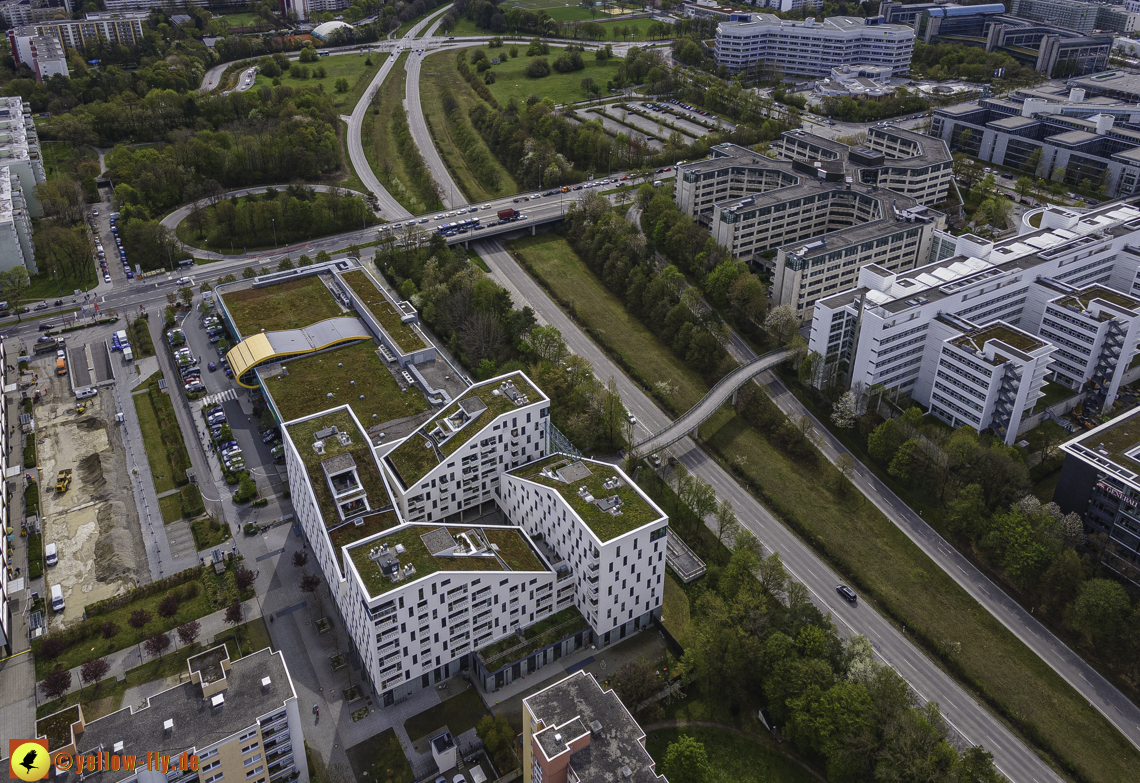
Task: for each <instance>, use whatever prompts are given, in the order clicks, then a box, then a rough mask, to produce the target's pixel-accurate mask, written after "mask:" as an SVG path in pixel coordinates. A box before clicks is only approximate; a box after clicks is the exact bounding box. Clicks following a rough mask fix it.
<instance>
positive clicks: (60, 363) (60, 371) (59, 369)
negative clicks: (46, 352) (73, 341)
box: [55, 356, 67, 375]
mask: <svg viewBox="0 0 1140 783" xmlns="http://www.w3.org/2000/svg"><path fill="white" fill-rule="evenodd" d="M55 374H56V375H67V360H66V359H64V358H63V357H62V356H59V357H56V360H55Z"/></svg>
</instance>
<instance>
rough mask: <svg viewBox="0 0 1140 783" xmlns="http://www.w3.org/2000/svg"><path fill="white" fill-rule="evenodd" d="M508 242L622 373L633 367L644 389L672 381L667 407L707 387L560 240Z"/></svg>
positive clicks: (689, 400) (690, 400)
mask: <svg viewBox="0 0 1140 783" xmlns="http://www.w3.org/2000/svg"><path fill="white" fill-rule="evenodd" d="M507 247H508V248H509V249H510V251H511V253H512V254H513V255H514V256H515V257H516V258H518V259H519V261H520V262H521V263H522V265H523V266H524V267H525V268H526V269H527V270H528V271H529V272H530V273H531V275H532V276H534V277H536V278H537V279H538V280H539V282H540V283H542V285H543V286H544V287H545V288H546V289H547V291H549V292H550V293H551V294H553V296H554V298H555V299H556V300H558V301H559V303H560V304H561V305H562V307H563V309H565V310H567V311H569V313H570V315H571V316H572V317H573V318H574V319H575V320H576V321H577V322H578V323H579V324H582V325H584V328H585V329H586V330H587V332H588V333H589V334H590V336H591V337H592V338H593V339H594V340H596V341H597V342H599V343H601V344H602V345H603V346H604V347H605V348H606V349H607V350H609V351H610V352H611V353H612V354H616V357H615V358H616V359H617V360H618V362H619V364H621V365H622V366H623V367H624V368H625V369H626V371H627V372H629V371H631V370H632V373H633V374H634V375H635V377H636V378H637V379H638V380H639V381H641V383H642V384H643V385H644V386H647V387H649V388H653V387H654V384H656V383H657V382H658V381H665V382H668V383H669V384H671V385H673V386H675V387H676V391H674V392H673V393H672V394H669V395H667V396H665V398H664V400H663V401H664V402H665V403H666V404H667V406H668V407H669V408H671V409H672V410H674V411H677V412H680V411H686V410H688V409H689V408H691V407H692V406H693V405H694V404H695V403H696V402H697V401H698V400H700V399H701V397H703V396H704V395H705V394H706V393H707V392H708V387H707V386H705V384H704V382H703V381H702V380H701V378H700V376H699V375H697V374H696V373H695V372H693V371H692V370H690V369H689V368H688V367H686V366H685V364H684V362H682V361H681V360H680V359H678V358H677V357H675V356H673V354H672V353H670V352H669V351H667V350H665V349H664V348H663V347H662V346H661V344H660V343H659V342H658V341H657V337H656V336H655V335H654V334H653V333H652V332H650V331H649V329H647V328H646V327H645V325H644V324H643V323H642V322H641V321H639V320H638V319H636V318H634V317H633V316H632V315H630V314H629V313H628V312H626V309H625V307H623V306H622V303H621V301H620V300H619V299H618V298H617V297H616V296H614V295H613V294H612V293H610V291H609V289H607V288H606V287H605V286H604V285H602V283H601V282H600V281H599V280H598V279H597V278H596V277H594V274H593V272H591V271H590V270H589V268H587V267H586V265H585V264H584V263H583V262H582V260H581V259H580V258H578V254H577V253H575V252H574V250H573V248H571V247H570V245H569V243H568V242H567V241H566V240H565V239H563V238H562V237H560V236H557V235H555V234H539V235H537V236H533V237H524V238H523V239H520V240H517V241H514V242H510V243H509V244H508V245H507ZM603 380H604V379H603Z"/></svg>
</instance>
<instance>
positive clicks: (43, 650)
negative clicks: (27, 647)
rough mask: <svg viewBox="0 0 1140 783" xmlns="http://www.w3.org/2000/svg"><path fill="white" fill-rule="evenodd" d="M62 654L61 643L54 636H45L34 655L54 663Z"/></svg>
mask: <svg viewBox="0 0 1140 783" xmlns="http://www.w3.org/2000/svg"><path fill="white" fill-rule="evenodd" d="M62 654H63V642H62V641H61V640H59V639H58V638H56V637H54V636H45V637H44V638H43V641H41V642H40V644H39V647H38V648H37V649H36V655H37V656H39V657H40V658H43V659H44V660H45V661H54V660H55V659H56V658H58V657H59V656H60V655H62Z"/></svg>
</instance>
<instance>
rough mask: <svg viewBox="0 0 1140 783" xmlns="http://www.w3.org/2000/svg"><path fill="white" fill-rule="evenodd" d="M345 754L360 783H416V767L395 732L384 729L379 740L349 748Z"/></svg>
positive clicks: (370, 739)
mask: <svg viewBox="0 0 1140 783" xmlns="http://www.w3.org/2000/svg"><path fill="white" fill-rule="evenodd" d="M345 753H346V754H347V755H348V762H349V764H351V765H352V770H353V772H354V773H355V779H356V780H368V781H371V782H372V783H414V781H415V779H416V776H415V775H414V774H412V766H411V765H410V764H409V763H408V759H407V757H406V756H405V755H404V749H403V748H402V747H400V740H399V739H398V738H397V737H396V730H395V729H392V728H387V729H384V731H382V732H380V733H379V734H377V735H376V736H375V737H370V738H369V739H366V740H364V742H361V743H360V744H358V745H353V746H352V747H351V748H348V749H347V750H346V751H345Z"/></svg>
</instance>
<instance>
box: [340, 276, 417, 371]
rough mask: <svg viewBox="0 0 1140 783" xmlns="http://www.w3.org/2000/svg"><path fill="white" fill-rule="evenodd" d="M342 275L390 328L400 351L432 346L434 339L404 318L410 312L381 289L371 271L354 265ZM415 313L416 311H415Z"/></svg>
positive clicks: (383, 323)
mask: <svg viewBox="0 0 1140 783" xmlns="http://www.w3.org/2000/svg"><path fill="white" fill-rule="evenodd" d="M339 277H340V279H341V280H343V281H344V283H345V285H347V286H348V287H349V288H351V289H352V291H353V293H355V294H356V295H357V296H359V297H360V300H361V301H362V302H363V303H364V305H365V306H366V307H367V308H368V310H369V312H371V313H372V315H373V316H374V317H375V318H376V320H377V321H378V322H379V323H380V327H381V328H382V329H383V330H384V331H385V332H387V334H388V336H389V337H391V338H392V341H393V342H395V343H396V345H397V346H398V347H399V348H400V350H401V351H403V352H404V353H412V352H414V351H422V350H423V349H424V348H430V347H432V345H431V343H429V342H428V341H427V339H426V338H425V337H424V336H423V335H422V334H420V333H419V331H417V330H416V329H415V327H413V326H412V324H410V323H407V322H405V321H404V320H403V319H404V317H405V316H407V315H408V313H407V312H405V311H403V310H401V309H400V308H399V306H398V305H397V304H395V303H393V302H392V301H391V300H390V299H389V298H388V297H387V295H386V294H385V293H384V292H383V291H382V290H380V288H379V286H377V285H376V281H375V280H373V279H372V276H371V275H369V274H368V273H367V272H365V271H364V270H363V269H355V270H353V271H351V272H344V273H342V274H340V275H339ZM412 314H413V315H414V312H413V313H412Z"/></svg>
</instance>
